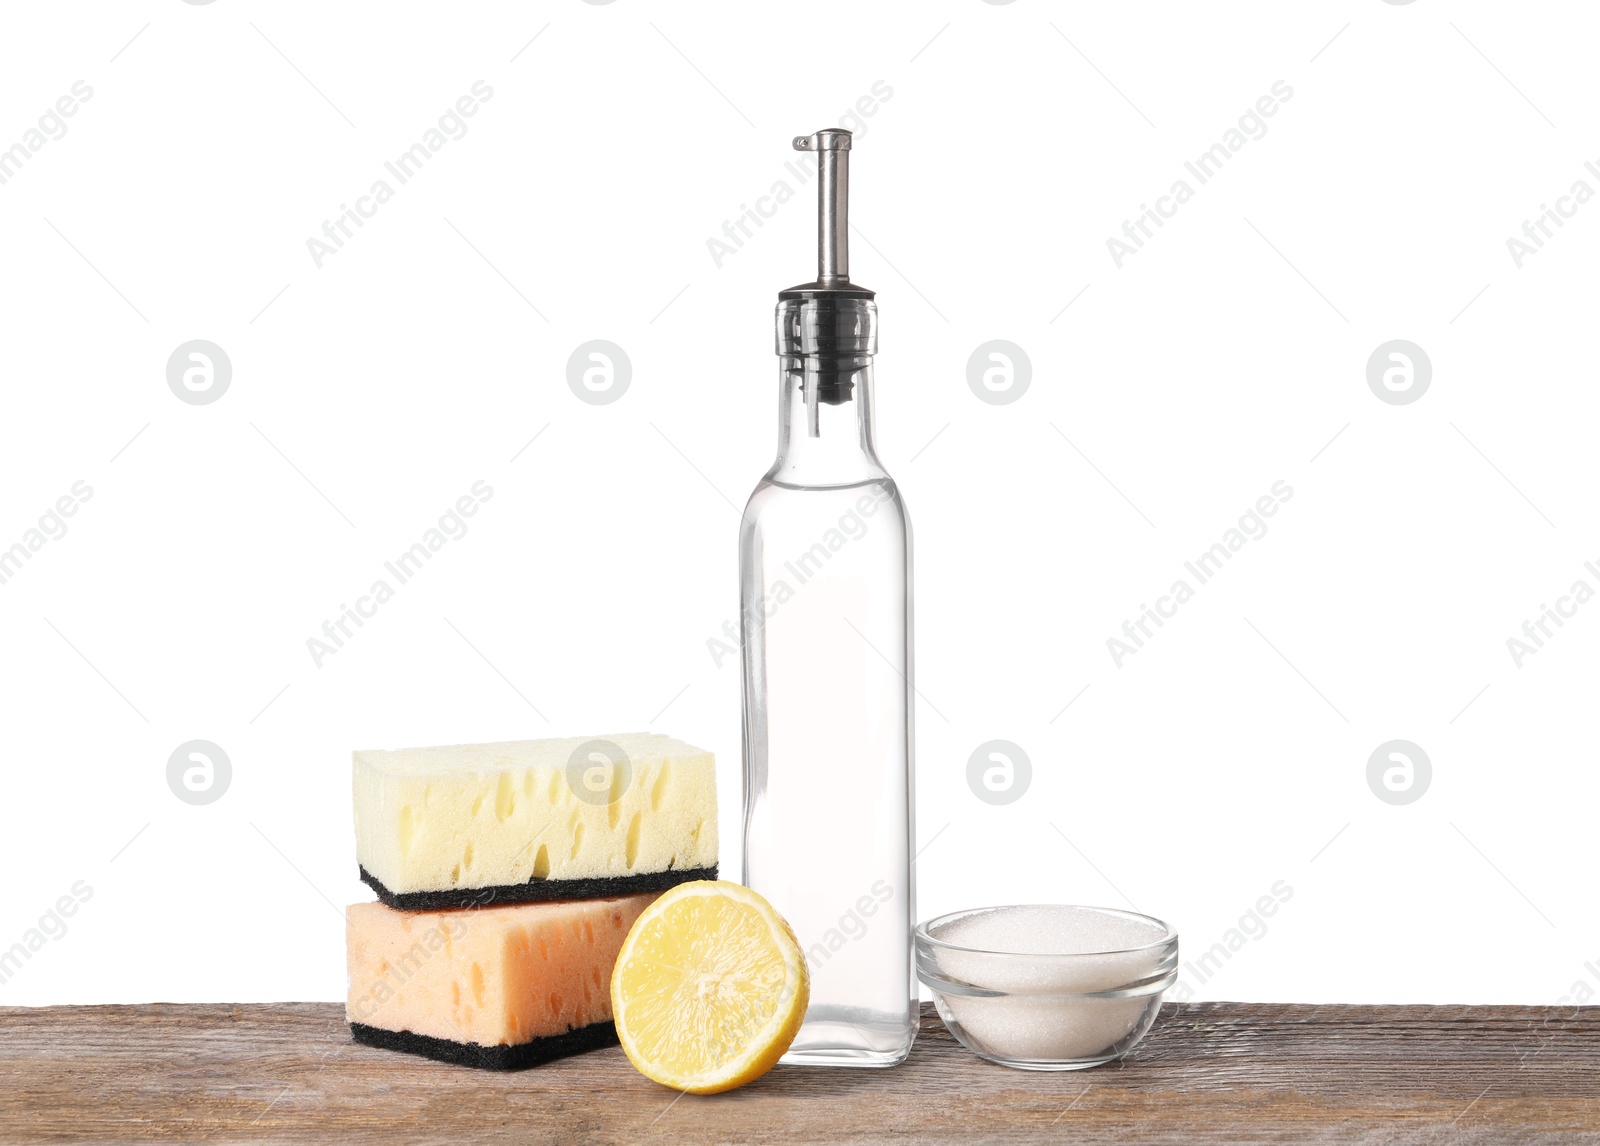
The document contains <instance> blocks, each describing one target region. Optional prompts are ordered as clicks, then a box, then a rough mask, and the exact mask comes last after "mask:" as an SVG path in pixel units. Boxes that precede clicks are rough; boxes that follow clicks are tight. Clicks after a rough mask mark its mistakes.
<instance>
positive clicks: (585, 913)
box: [346, 733, 717, 1070]
mask: <svg viewBox="0 0 1600 1146" xmlns="http://www.w3.org/2000/svg"><path fill="white" fill-rule="evenodd" d="M355 825H356V854H357V858H358V860H359V862H360V865H361V878H362V880H363V881H365V882H366V883H367V884H368V885H369V886H370V887H371V888H372V889H373V890H374V891H375V892H377V894H378V898H379V900H380V901H381V902H379V903H362V904H356V905H353V906H352V907H350V909H349V910H348V912H347V913H346V938H347V953H348V959H349V972H350V983H349V996H348V999H347V1002H346V1017H347V1018H348V1020H349V1022H350V1029H351V1032H352V1034H353V1035H354V1037H355V1039H356V1041H357V1042H362V1043H368V1044H370V1045H373V1046H381V1047H389V1048H392V1049H395V1050H404V1051H411V1052H413V1053H416V1054H422V1055H427V1056H428V1057H430V1058H437V1059H442V1060H444V1061H447V1062H459V1063H465V1064H468V1065H472V1066H481V1067H487V1068H490V1069H499V1070H509V1069H516V1068H520V1067H524V1066H532V1065H534V1064H536V1063H539V1062H544V1061H546V1060H548V1059H551V1058H556V1057H560V1056H562V1055H567V1054H572V1053H575V1052H578V1051H583V1050H589V1049H592V1048H593V1047H596V1046H603V1045H606V1044H609V1043H614V1042H615V1041H616V1033H615V1030H614V1028H613V1027H612V1023H611V1002H610V993H609V985H610V981H611V969H612V964H613V963H614V962H615V961H616V956H617V952H618V950H619V949H620V948H621V946H622V941H623V939H624V938H625V937H626V935H627V933H628V929H629V928H630V927H631V926H632V925H633V921H634V920H635V919H636V918H638V916H639V914H640V912H642V911H643V910H644V909H645V907H647V906H648V905H649V904H650V902H651V901H652V900H653V899H654V898H655V897H656V895H658V894H659V893H660V892H662V891H664V890H665V889H666V888H668V887H671V886H673V885H674V884H678V883H683V882H686V881H688V880H696V879H715V878H716V877H717V804H716V777H715V763H714V760H713V758H712V755H711V753H709V752H706V751H704V750H702V749H699V748H695V747H694V746H692V745H689V744H685V743H683V742H682V741H680V740H674V739H672V738H670V737H666V736H656V735H651V734H648V733H630V734H627V735H620V736H609V737H600V738H586V739H585V738H579V739H567V740H524V741H512V742H507V743H501V744H470V745H457V746H455V747H446V748H416V749H406V750H402V751H373V752H357V753H356V754H355Z"/></svg>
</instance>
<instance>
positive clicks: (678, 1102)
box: [0, 1003, 1600, 1146]
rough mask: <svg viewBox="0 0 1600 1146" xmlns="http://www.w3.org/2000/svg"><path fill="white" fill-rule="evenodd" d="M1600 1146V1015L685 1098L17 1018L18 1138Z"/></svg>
mask: <svg viewBox="0 0 1600 1146" xmlns="http://www.w3.org/2000/svg"><path fill="white" fill-rule="evenodd" d="M107 1140H114V1141H170V1142H197V1141H201V1140H206V1141H210V1142H245V1141H278V1142H306V1143H319V1144H320V1143H331V1142H340V1143H342V1142H372V1143H379V1142H383V1143H388V1142H400V1141H435V1142H451V1143H469V1142H486V1141H498V1140H515V1141H518V1142H552V1143H557V1142H559V1143H562V1144H564V1146H570V1144H579V1143H612V1142H616V1143H637V1142H662V1143H706V1142H763V1143H764V1142H946V1141H948V1142H961V1143H969V1142H1031V1141H1055V1142H1081V1143H1100V1142H1135V1141H1137V1142H1172V1143H1213V1142H1215V1143H1221V1142H1297V1143H1298V1142H1324V1141H1326V1142H1335V1141H1336V1142H1346V1143H1350V1142H1354V1143H1366V1142H1373V1143H1376V1142H1384V1143H1393V1142H1409V1143H1417V1144H1423V1143H1435V1142H1436V1143H1504V1142H1575V1141H1589V1142H1594V1141H1600V1008H1592V1009H1582V1010H1573V1009H1570V1008H1563V1009H1560V1010H1557V1009H1555V1008H1534V1007H1353V1006H1325V1007H1312V1006H1280V1005H1268V1004H1243V1003H1200V1004H1189V1005H1183V1006H1176V1005H1171V1004H1169V1005H1167V1006H1166V1007H1164V1008H1163V1009H1162V1016H1161V1020H1160V1022H1159V1023H1157V1025H1156V1027H1155V1029H1154V1030H1153V1031H1152V1032H1151V1033H1150V1035H1149V1037H1148V1038H1147V1039H1146V1040H1145V1042H1144V1043H1143V1044H1142V1045H1141V1046H1140V1047H1139V1048H1138V1049H1137V1050H1136V1051H1135V1052H1134V1053H1133V1055H1132V1056H1130V1057H1129V1058H1128V1060H1126V1061H1125V1062H1124V1063H1122V1064H1120V1065H1115V1066H1108V1067H1101V1068H1099V1069H1097V1070H1092V1071H1076V1072H1068V1073H1060V1074H1042V1073H1033V1072H1027V1071H1017V1070H1008V1069H1006V1068H1003V1067H998V1066H992V1065H990V1064H988V1063H985V1062H983V1061H981V1060H979V1059H977V1058H975V1057H973V1056H972V1055H970V1054H968V1053H967V1052H966V1051H965V1050H963V1049H962V1048H961V1047H960V1046H959V1045H957V1044H956V1043H955V1042H954V1041H953V1040H952V1039H951V1038H950V1036H949V1035H948V1034H947V1033H946V1032H945V1030H944V1027H943V1025H942V1024H941V1023H940V1022H939V1020H938V1018H937V1017H936V1016H935V1015H934V1014H933V1013H932V1011H931V1010H927V1011H925V1013H924V1015H923V1021H922V1031H921V1034H920V1035H919V1036H918V1039H917V1044H916V1049H915V1050H914V1051H913V1052H912V1056H911V1058H910V1060H909V1061H908V1062H906V1064H905V1065H903V1066H901V1067H899V1068H897V1069H894V1070H838V1069H833V1070H829V1069H818V1068H809V1069H807V1068H786V1067H779V1068H778V1069H777V1070H775V1071H773V1072H772V1073H771V1074H769V1075H768V1076H767V1077H766V1078H763V1079H761V1080H760V1081H758V1082H756V1083H754V1084H752V1085H750V1086H748V1087H745V1088H744V1089H742V1090H737V1091H733V1092H731V1093H729V1094H723V1095H714V1096H708V1097H697V1096H694V1095H683V1096H675V1093H674V1092H673V1091H670V1090H666V1089H664V1088H662V1087H659V1086H657V1085H656V1084H654V1083H652V1082H649V1081H647V1080H646V1079H644V1078H642V1077H640V1076H639V1075H638V1074H636V1073H634V1071H633V1069H632V1068H631V1067H630V1066H629V1065H628V1062H627V1060H626V1059H625V1058H624V1057H623V1055H622V1052H621V1051H620V1050H618V1049H616V1048H611V1049H608V1050H603V1051H596V1052H593V1053H590V1054H587V1055H582V1056H579V1057H577V1058H572V1059H567V1060H564V1061H562V1062H558V1063H554V1064H550V1065H547V1066H543V1067H538V1068H536V1069H534V1070H530V1071H525V1072H522V1073H517V1074H491V1073H484V1072H479V1071H475V1070H471V1069H468V1068H465V1067H453V1066H447V1065H444V1064H442V1063H435V1062H429V1061H427V1060H423V1059H418V1058H413V1057H411V1056H409V1055H401V1054H395V1053H390V1052H386V1051H381V1050H375V1049H372V1048H369V1047H364V1046H357V1045H355V1044H353V1043H351V1041H350V1037H349V1032H348V1030H347V1029H346V1027H345V1025H344V1016H343V1009H342V1008H341V1007H339V1006H337V1005H333V1004H328V1003H284V1004H264V1005H237V1006H234V1005H227V1004H217V1005H205V1006H178V1005H166V1004H158V1005H152V1006H141V1007H49V1008H39V1009H27V1008H8V1009H0V1141H4V1142H7V1143H10V1142H27V1143H34V1142H82V1141H107Z"/></svg>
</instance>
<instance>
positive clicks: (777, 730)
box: [740, 471, 917, 1066]
mask: <svg viewBox="0 0 1600 1146" xmlns="http://www.w3.org/2000/svg"><path fill="white" fill-rule="evenodd" d="M879 472H880V473H881V471H879ZM740 540H741V545H740V565H741V569H740V575H741V591H742V601H743V606H744V637H745V655H744V668H745V680H744V687H745V698H746V704H745V741H746V743H745V767H746V776H745V780H746V785H745V801H746V806H745V839H744V882H745V884H746V885H747V886H749V887H751V888H753V889H754V890H756V891H758V892H760V893H761V894H762V895H764V896H765V897H766V898H767V899H768V900H769V901H770V902H771V903H772V905H773V906H774V907H775V908H777V910H778V911H779V913H781V914H782V915H783V917H784V918H785V919H787V920H788V921H789V923H790V925H791V926H792V927H793V928H794V931H795V934H796V936H797V937H798V938H799V940H800V946H801V948H802V949H803V950H804V951H805V953H806V962H807V966H808V967H809V969H810V974H811V1005H810V1008H809V1009H808V1010H807V1012H806V1019H805V1023H804V1025H802V1027H801V1028H800V1033H799V1035H798V1036H797V1037H796V1039H795V1041H794V1044H793V1046H792V1047H791V1048H790V1050H789V1052H788V1053H787V1054H786V1055H784V1056H783V1058H782V1060H781V1061H783V1062H786V1063H800V1064H815V1065H841V1066H892V1065H894V1064H896V1063H898V1062H901V1061H902V1060H904V1058H905V1057H906V1055H907V1054H909V1053H910V1050H911V1042H912V1039H913V1037H914V1036H915V1033H916V1013H917V1010H916V992H915V990H914V988H913V983H914V980H913V978H912V949H911V928H912V925H913V922H914V918H915V911H916V902H915V892H914V888H913V885H912V879H911V865H910V840H911V830H912V828H911V759H912V743H911V735H912V734H911V723H910V715H911V713H910V709H909V704H910V696H911V684H910V676H911V647H910V634H911V610H910V605H911V602H910V581H909V566H910V529H909V524H908V522H907V520H906V515H905V510H904V507H903V506H902V504H901V502H900V497H899V494H898V492H897V491H896V489H895V486H894V482H893V481H891V480H889V479H888V478H887V477H882V478H877V479H873V480H867V481H862V482H858V483H856V484H851V485H838V486H827V487H806V486H796V485H791V484H785V483H779V482H774V481H770V480H769V481H765V482H763V483H762V484H761V485H760V486H759V487H758V488H757V489H756V492H755V493H754V494H753V495H752V496H751V498H750V503H749V505H748V507H747V508H746V510H745V516H744V524H743V528H742V531H741V538H740Z"/></svg>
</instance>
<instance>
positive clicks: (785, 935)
mask: <svg viewBox="0 0 1600 1146" xmlns="http://www.w3.org/2000/svg"><path fill="white" fill-rule="evenodd" d="M809 997H810V979H809V977H808V975H807V973H806V961H805V956H804V955H802V954H801V952H800V944H799V943H798V942H796V941H795V937H794V932H793V931H791V930H790V929H789V925H788V923H786V922H784V919H783V917H782V916H781V915H779V914H778V913H777V912H776V911H774V910H773V909H772V905H771V904H770V903H768V902H767V901H766V900H765V899H762V898H761V896H759V895H757V894H756V893H755V892H753V891H751V890H750V889H749V888H747V887H741V886H740V885H738V884H736V883H728V882H726V881H723V880H716V881H712V880H696V881H694V882H692V883H680V884H679V885H678V886H677V887H674V888H672V889H671V890H670V891H668V892H666V893H665V894H664V895H662V896H661V898H660V899H657V900H656V901H655V902H654V903H652V904H651V905H650V906H649V907H647V908H645V909H644V913H643V914H642V915H640V916H639V918H638V919H637V920H635V921H634V924H633V929H632V930H631V931H629V932H628V937H627V938H626V939H625V940H623V942H622V950H621V951H620V952H619V953H618V955H617V963H616V968H615V969H614V970H613V971H612V973H611V1014H612V1017H613V1019H615V1021H616V1024H617V1038H618V1039H619V1040H620V1041H621V1043H622V1049H623V1050H624V1051H626V1052H627V1055H628V1058H629V1059H630V1060H632V1062H633V1065H634V1066H635V1067H637V1068H638V1070H639V1073H640V1074H642V1075H644V1076H645V1077H646V1078H650V1079H654V1080H655V1081H656V1082H659V1083H661V1084H662V1085H663V1086H671V1087H674V1088H676V1089H678V1090H686V1091H688V1092H689V1093H691V1094H715V1093H716V1092H718V1091H721V1090H732V1089H733V1088H734V1087H736V1086H743V1085H744V1084H745V1083H747V1082H750V1081H752V1080H753V1079H757V1078H760V1077H761V1076H762V1075H763V1074H766V1073H767V1071H769V1070H771V1069H772V1066H773V1064H774V1063H776V1062H777V1061H778V1058H779V1056H780V1055H782V1054H783V1052H784V1051H786V1050H788V1049H789V1044H790V1043H792V1042H794V1036H795V1034H796V1033H797V1032H798V1031H799V1030H800V1023H801V1020H802V1019H804V1018H805V1014H806V1001H807V999H808V998H809Z"/></svg>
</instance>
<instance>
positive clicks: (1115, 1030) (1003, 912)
mask: <svg viewBox="0 0 1600 1146" xmlns="http://www.w3.org/2000/svg"><path fill="white" fill-rule="evenodd" d="M1166 934H1167V933H1166V932H1165V931H1164V930H1163V929H1161V928H1160V927H1158V926H1156V925H1155V924H1154V923H1151V922H1149V921H1147V920H1145V919H1142V918H1136V917H1130V916H1127V915H1120V914H1115V913H1111V912H1106V911H1100V910H1096V909H1094V908H1084V907H1046V906H1039V907H1003V908H996V909H994V910H992V911H982V912H975V913H973V914H971V915H967V916H964V917H963V918H961V919H957V920H954V921H952V922H951V923H948V924H946V925H944V926H942V927H940V928H939V929H938V930H937V932H935V933H933V938H935V939H937V940H939V941H940V942H941V943H949V944H956V945H957V947H956V948H954V949H952V948H946V947H939V948H936V949H935V954H934V959H935V961H936V962H937V964H938V966H939V968H940V970H942V971H943V972H944V973H945V974H946V975H948V976H950V977H951V978H952V979H955V980H958V981H961V982H964V983H969V984H971V985H973V986H975V987H981V988H984V989H986V990H992V991H1004V992H1006V995H1005V997H1002V998H981V997H973V996H964V995H943V996H941V998H940V1003H941V1004H942V1006H943V1007H944V1008H945V1009H946V1011H947V1012H948V1017H949V1018H950V1019H952V1020H953V1021H955V1022H956V1023H958V1024H960V1026H961V1027H962V1028H963V1030H964V1031H965V1033H966V1034H967V1035H968V1036H969V1037H970V1038H971V1039H972V1040H973V1041H974V1042H975V1043H977V1044H978V1045H979V1046H980V1047H981V1048H983V1049H984V1050H985V1051H987V1052H988V1053H991V1054H994V1055H996V1056H997V1057H1000V1058H1007V1059H1024V1060H1035V1061H1070V1060H1081V1059H1093V1058H1096V1057H1099V1056H1104V1055H1106V1054H1108V1053H1109V1052H1110V1051H1111V1050H1112V1048H1116V1047H1117V1046H1118V1044H1119V1043H1121V1042H1122V1041H1123V1040H1125V1039H1127V1038H1128V1037H1129V1036H1130V1035H1134V1034H1136V1033H1137V1034H1142V1033H1143V1031H1142V1030H1138V1028H1139V1027H1140V1026H1141V1024H1145V1023H1147V1022H1148V1020H1149V1019H1150V1018H1151V1017H1152V1016H1153V1010H1154V1007H1155V1006H1156V1005H1158V1004H1159V999H1158V998H1157V997H1156V996H1153V995H1152V996H1137V997H1133V998H1126V999H1092V998H1082V997H1080V996H1081V995H1083V994H1085V993H1088V992H1096V991H1113V990H1116V989H1118V988H1120V987H1126V986H1128V985H1129V984H1131V983H1134V982H1137V981H1138V980H1140V979H1143V978H1146V977H1147V976H1149V975H1151V974H1153V973H1155V972H1156V970H1157V968H1158V966H1159V964H1160V962H1161V960H1162V957H1163V956H1164V955H1165V954H1166V951H1167V945H1166V944H1165V943H1163V942H1162V940H1163V939H1165V938H1166ZM1151 944H1157V946H1150V945H1151ZM962 948H972V950H962ZM1129 948H1143V949H1142V950H1129ZM992 952H1003V953H1004V954H992ZM1125 1049H1126V1047H1121V1048H1120V1049H1119V1050H1118V1053H1120V1052H1121V1050H1125Z"/></svg>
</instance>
